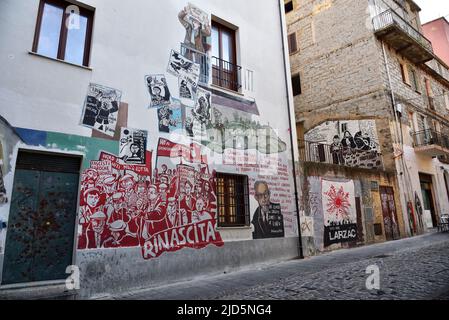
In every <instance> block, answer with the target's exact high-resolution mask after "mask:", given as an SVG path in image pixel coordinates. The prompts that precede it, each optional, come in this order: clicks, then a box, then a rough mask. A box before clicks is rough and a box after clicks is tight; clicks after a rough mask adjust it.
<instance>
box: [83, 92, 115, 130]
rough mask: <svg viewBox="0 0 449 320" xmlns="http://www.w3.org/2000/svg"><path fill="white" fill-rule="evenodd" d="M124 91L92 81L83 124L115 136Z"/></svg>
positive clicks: (85, 104) (85, 105)
mask: <svg viewBox="0 0 449 320" xmlns="http://www.w3.org/2000/svg"><path fill="white" fill-rule="evenodd" d="M121 97H122V93H121V92H120V91H119V90H116V89H112V88H108V87H104V86H100V85H98V84H93V83H91V84H90V85H89V88H88V93H87V97H86V100H85V103H84V110H83V115H82V117H81V124H82V125H83V126H85V127H88V128H91V129H93V130H96V131H99V132H102V133H104V134H106V135H108V136H111V137H113V136H114V134H115V129H116V125H117V119H118V111H119V106H120V100H121Z"/></svg>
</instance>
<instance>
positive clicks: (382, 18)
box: [373, 9, 434, 64]
mask: <svg viewBox="0 0 449 320" xmlns="http://www.w3.org/2000/svg"><path fill="white" fill-rule="evenodd" d="M373 24H374V33H375V34H376V36H377V37H378V38H379V39H382V40H384V41H385V42H386V43H387V44H388V45H390V46H391V47H392V48H394V49H395V50H396V51H397V52H398V53H400V54H401V55H403V56H404V57H406V58H407V59H409V60H410V61H412V62H413V63H416V64H421V63H425V62H428V61H430V60H432V59H433V58H434V55H433V49H432V43H431V42H430V41H429V40H428V39H427V38H426V37H424V36H423V35H422V34H421V33H420V32H419V31H418V30H416V29H415V28H414V27H413V26H412V25H410V24H409V23H408V22H407V21H405V20H404V19H403V18H402V17H401V16H399V15H398V14H397V13H396V12H395V11H394V10H392V9H389V10H387V11H384V12H382V13H381V14H379V15H378V16H376V17H375V18H374V19H373Z"/></svg>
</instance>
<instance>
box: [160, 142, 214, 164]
mask: <svg viewBox="0 0 449 320" xmlns="http://www.w3.org/2000/svg"><path fill="white" fill-rule="evenodd" d="M157 156H158V159H159V157H167V158H171V159H176V158H178V159H183V160H184V161H187V162H190V163H207V156H206V155H202V154H201V146H200V145H198V144H196V143H191V144H190V146H186V145H182V144H178V143H174V142H171V141H170V140H167V139H164V138H160V139H159V144H158V148H157Z"/></svg>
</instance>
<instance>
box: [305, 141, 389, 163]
mask: <svg viewBox="0 0 449 320" xmlns="http://www.w3.org/2000/svg"><path fill="white" fill-rule="evenodd" d="M298 146H299V160H300V161H302V162H313V163H322V164H330V165H338V166H344V167H351V168H362V169H379V168H382V167H383V162H382V155H381V154H380V153H379V152H378V151H377V150H360V149H354V148H345V147H342V146H340V147H338V148H335V147H334V146H332V145H328V144H324V143H319V142H310V141H304V140H298Z"/></svg>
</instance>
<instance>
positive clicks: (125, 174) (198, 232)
mask: <svg viewBox="0 0 449 320" xmlns="http://www.w3.org/2000/svg"><path fill="white" fill-rule="evenodd" d="M148 153H149V152H148ZM147 158H148V159H151V154H150V153H149V154H148V155H147ZM156 158H157V167H156V169H155V170H154V171H153V170H152V168H151V162H147V163H146V165H145V166H137V165H122V164H120V162H119V159H118V158H117V157H115V156H114V155H111V154H109V153H106V152H102V153H101V154H100V158H99V160H98V161H92V162H91V166H90V168H88V169H86V170H85V171H84V173H83V178H82V189H81V199H80V201H81V207H80V222H79V223H80V234H79V249H100V248H122V247H136V246H140V247H141V248H142V255H143V257H144V258H145V259H151V258H156V257H159V256H160V255H161V254H163V253H164V252H173V251H177V250H180V249H182V248H184V247H189V248H195V249H200V248H204V247H206V246H208V245H209V244H214V245H217V246H222V245H223V241H222V239H221V236H220V234H219V233H218V232H217V231H216V227H217V214H216V212H217V203H216V195H215V192H216V191H215V176H214V173H210V172H209V167H208V165H207V164H206V162H205V161H204V160H207V159H205V158H204V157H203V156H202V155H201V148H200V146H198V145H191V146H185V145H180V144H175V143H172V142H170V141H168V140H165V139H161V140H160V141H159V145H158V149H157V154H156Z"/></svg>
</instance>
